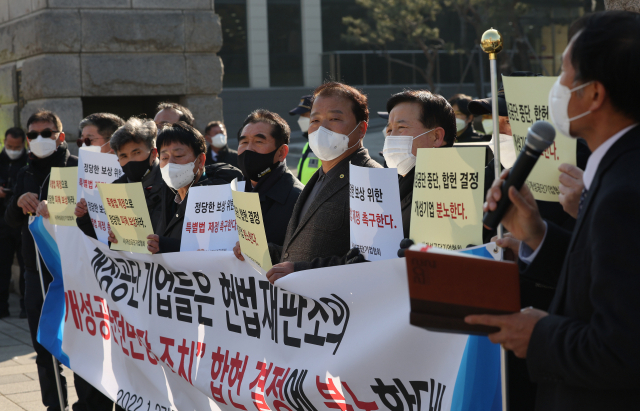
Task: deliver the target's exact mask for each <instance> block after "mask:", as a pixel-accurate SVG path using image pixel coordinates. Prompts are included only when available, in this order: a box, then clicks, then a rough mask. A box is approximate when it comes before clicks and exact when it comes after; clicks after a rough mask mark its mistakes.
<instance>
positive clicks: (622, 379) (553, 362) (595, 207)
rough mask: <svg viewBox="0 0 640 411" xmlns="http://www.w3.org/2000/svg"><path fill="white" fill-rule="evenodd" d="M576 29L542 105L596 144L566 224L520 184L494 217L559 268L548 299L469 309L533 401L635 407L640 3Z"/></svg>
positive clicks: (639, 325) (493, 192)
mask: <svg viewBox="0 0 640 411" xmlns="http://www.w3.org/2000/svg"><path fill="white" fill-rule="evenodd" d="M572 31H573V32H574V33H577V34H575V35H574V36H573V37H572V40H571V41H570V43H569V45H568V46H567V49H566V50H565V53H564V55H563V64H562V69H563V73H562V75H561V76H560V78H559V80H558V83H556V85H555V86H554V88H553V89H552V90H551V93H550V99H549V100H550V107H549V109H550V110H549V111H550V113H551V117H552V119H553V121H554V123H555V125H556V127H558V128H559V129H560V131H562V132H563V134H566V135H571V136H580V137H582V138H584V139H585V141H586V142H587V144H588V145H589V148H590V149H591V150H592V152H593V154H592V155H591V157H590V158H589V161H588V163H587V167H586V169H585V172H584V185H585V191H584V192H583V196H582V201H581V203H582V205H581V206H580V207H579V209H580V210H579V213H578V220H577V222H576V226H575V228H574V230H573V233H572V234H570V233H569V232H567V231H565V230H563V229H561V228H560V227H558V226H557V225H555V224H553V223H551V222H545V221H544V220H542V218H541V217H540V214H539V212H538V209H537V207H536V204H535V201H534V200H533V196H532V195H531V192H530V191H529V190H528V188H527V187H526V185H525V186H523V188H522V189H521V190H520V192H518V191H517V190H515V188H511V189H510V190H509V199H510V200H511V201H512V203H513V205H512V206H511V207H510V208H509V210H508V211H507V213H506V214H505V216H504V218H503V220H502V223H503V224H504V226H505V228H507V229H508V230H509V231H510V232H511V233H512V234H513V236H514V237H515V238H517V239H519V240H521V241H522V246H521V247H520V259H521V260H522V261H524V262H526V263H527V267H526V268H525V270H524V271H525V272H526V273H531V274H532V275H537V276H542V277H544V276H545V275H546V276H549V277H552V276H556V277H558V275H559V280H558V286H557V290H556V293H555V296H554V299H553V302H552V303H551V307H550V308H549V312H548V313H547V312H544V311H541V310H538V309H534V308H527V309H524V310H522V311H521V312H520V313H516V314H512V315H505V316H492V315H480V316H470V317H467V319H466V320H467V322H469V323H472V324H486V325H492V326H496V327H499V328H500V331H499V332H497V333H494V334H491V335H490V336H489V338H490V339H491V340H492V341H493V342H495V343H500V344H502V345H503V347H505V348H506V349H509V350H513V351H514V353H515V354H516V355H517V356H518V357H521V358H526V359H527V366H528V368H529V374H530V376H531V379H532V380H533V381H534V382H537V383H538V394H537V399H536V408H537V409H539V410H602V409H616V410H620V409H625V410H626V409H636V408H637V406H638V403H640V391H638V389H637V387H638V384H639V383H640V371H638V370H639V369H640V351H639V350H638V341H640V299H638V296H637V294H638V291H637V290H638V289H640V276H638V268H637V266H638V265H637V258H636V255H637V253H638V249H639V247H640V241H639V240H638V235H637V233H638V231H639V230H640V214H639V213H638V209H639V208H640V186H638V183H637V182H638V180H639V179H640V168H638V162H639V161H640V127H639V126H638V123H640V103H638V100H637V95H638V93H640V83H639V82H637V81H636V80H637V74H636V71H637V67H639V66H640V14H637V13H630V12H604V13H596V14H592V15H588V16H586V17H583V18H582V19H580V20H579V21H578V22H577V23H576V24H575V25H574V27H573V28H572ZM599 62H601V63H599ZM506 176H507V172H503V173H502V175H501V178H502V179H505V178H506ZM500 185H501V180H500V179H499V180H496V181H495V182H494V184H493V186H492V188H491V189H490V190H489V192H488V193H487V202H486V204H485V210H494V209H495V208H496V205H497V201H498V200H499V199H500Z"/></svg>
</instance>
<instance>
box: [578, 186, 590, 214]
mask: <svg viewBox="0 0 640 411" xmlns="http://www.w3.org/2000/svg"><path fill="white" fill-rule="evenodd" d="M588 192H589V190H587V189H586V188H583V189H582V194H580V202H579V203H578V218H580V215H581V214H582V207H583V206H584V202H585V199H586V198H587V193H588Z"/></svg>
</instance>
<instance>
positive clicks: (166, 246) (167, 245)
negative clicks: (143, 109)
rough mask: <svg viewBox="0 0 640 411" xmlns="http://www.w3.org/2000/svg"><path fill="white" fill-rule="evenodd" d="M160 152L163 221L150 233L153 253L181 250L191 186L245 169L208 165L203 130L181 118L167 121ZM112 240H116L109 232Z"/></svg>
mask: <svg viewBox="0 0 640 411" xmlns="http://www.w3.org/2000/svg"><path fill="white" fill-rule="evenodd" d="M156 144H157V147H158V151H159V152H160V173H161V175H162V179H163V180H164V183H165V184H164V185H163V186H162V190H161V205H160V221H159V223H158V226H157V228H156V229H155V230H154V231H155V233H156V234H152V235H150V236H149V237H148V239H149V241H148V247H147V248H148V249H149V251H151V253H153V254H155V253H170V252H178V251H180V239H181V238H182V224H183V222H184V213H185V210H186V206H187V195H188V194H189V189H190V188H191V187H199V186H208V185H218V184H229V183H231V181H233V180H234V179H235V178H237V179H238V180H242V178H243V177H242V173H241V172H240V170H238V169H237V168H235V167H233V166H230V165H228V164H221V163H218V164H212V165H209V166H206V167H205V161H206V155H205V151H206V149H207V145H206V143H205V140H204V137H202V134H200V132H199V131H198V130H196V129H195V128H193V127H191V126H190V125H188V124H186V123H184V122H182V121H180V122H178V123H175V124H171V125H164V127H163V128H162V129H161V130H160V131H159V132H158V138H157V140H156ZM109 240H110V241H111V242H114V241H112V240H115V237H113V236H110V238H109Z"/></svg>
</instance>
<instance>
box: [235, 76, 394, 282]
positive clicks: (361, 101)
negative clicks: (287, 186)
mask: <svg viewBox="0 0 640 411" xmlns="http://www.w3.org/2000/svg"><path fill="white" fill-rule="evenodd" d="M368 121H369V109H368V107H367V97H366V96H365V95H364V94H362V93H361V92H360V91H358V90H356V89H355V88H353V87H350V86H347V85H346V84H342V83H337V82H328V83H325V84H323V85H321V86H320V87H318V88H317V89H316V90H315V91H314V92H313V105H312V108H311V124H310V126H309V145H310V146H311V149H312V150H313V152H314V153H315V154H316V156H318V158H319V159H320V160H322V167H321V168H319V169H318V171H316V172H315V174H314V175H313V176H312V177H311V180H309V182H308V183H307V185H306V186H305V187H304V190H303V191H302V194H300V197H299V198H298V201H297V202H296V205H295V207H294V209H293V214H292V215H291V220H289V225H288V227H287V234H286V236H285V239H284V245H283V246H282V247H279V246H277V245H275V244H269V252H270V253H271V261H272V262H273V263H274V264H275V265H274V266H273V268H272V269H271V270H269V271H268V272H267V278H268V279H269V281H271V282H272V283H273V282H275V281H276V280H277V279H279V278H282V277H284V276H286V275H288V274H291V273H292V272H294V271H302V270H308V269H312V268H319V267H328V266H333V265H339V264H345V263H349V262H351V259H350V258H349V257H351V252H350V251H349V249H350V241H349V240H350V227H349V164H354V165H357V166H360V167H372V168H381V166H380V164H378V163H377V162H375V161H374V160H372V159H371V157H369V152H368V151H367V149H366V148H364V147H363V145H362V139H363V138H364V136H365V133H366V132H367V126H368V123H367V122H368ZM234 251H235V253H236V256H237V257H238V258H239V259H241V260H242V259H243V257H242V255H241V254H240V247H239V245H236V247H235V248H234ZM361 257H362V255H361V254H358V255H357V256H354V258H356V259H357V261H362V259H361Z"/></svg>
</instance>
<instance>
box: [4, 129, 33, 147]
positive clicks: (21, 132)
mask: <svg viewBox="0 0 640 411" xmlns="http://www.w3.org/2000/svg"><path fill="white" fill-rule="evenodd" d="M9 135H11V136H13V137H14V138H19V139H22V142H23V143H24V140H25V138H26V137H27V136H26V135H25V134H24V130H23V129H21V128H20V127H11V128H10V129H8V130H7V131H5V132H4V138H5V139H6V138H7V136H9Z"/></svg>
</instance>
